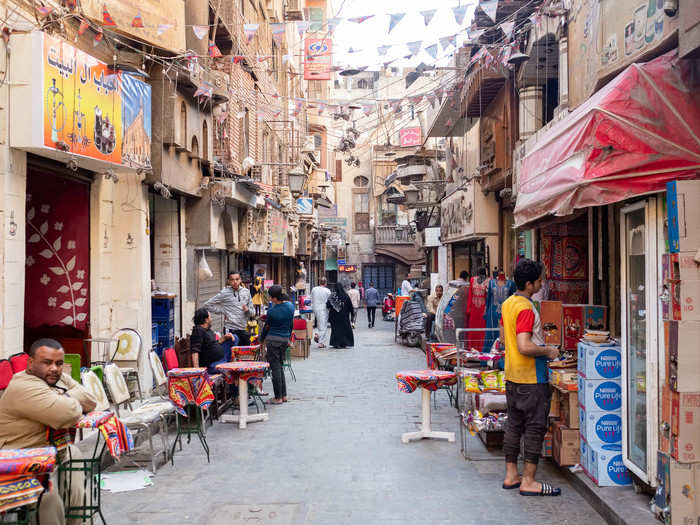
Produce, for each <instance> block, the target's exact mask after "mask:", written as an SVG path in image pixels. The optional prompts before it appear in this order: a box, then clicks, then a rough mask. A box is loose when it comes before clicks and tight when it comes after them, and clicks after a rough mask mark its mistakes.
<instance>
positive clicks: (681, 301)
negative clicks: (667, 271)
mask: <svg viewBox="0 0 700 525" xmlns="http://www.w3.org/2000/svg"><path fill="white" fill-rule="evenodd" d="M699 229H700V228H699ZM671 318H672V319H673V320H674V321H700V281H673V280H672V281H671Z"/></svg>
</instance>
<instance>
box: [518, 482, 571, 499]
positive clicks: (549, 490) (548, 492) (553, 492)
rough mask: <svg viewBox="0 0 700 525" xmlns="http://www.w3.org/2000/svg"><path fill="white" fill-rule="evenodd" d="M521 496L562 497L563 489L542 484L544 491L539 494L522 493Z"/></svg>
mask: <svg viewBox="0 0 700 525" xmlns="http://www.w3.org/2000/svg"><path fill="white" fill-rule="evenodd" d="M520 495H521V496H560V495H561V489H560V488H559V487H552V486H551V485H550V484H548V483H545V482H544V481H543V482H542V489H541V490H540V491H539V492H533V491H525V492H523V491H522V490H521V491H520Z"/></svg>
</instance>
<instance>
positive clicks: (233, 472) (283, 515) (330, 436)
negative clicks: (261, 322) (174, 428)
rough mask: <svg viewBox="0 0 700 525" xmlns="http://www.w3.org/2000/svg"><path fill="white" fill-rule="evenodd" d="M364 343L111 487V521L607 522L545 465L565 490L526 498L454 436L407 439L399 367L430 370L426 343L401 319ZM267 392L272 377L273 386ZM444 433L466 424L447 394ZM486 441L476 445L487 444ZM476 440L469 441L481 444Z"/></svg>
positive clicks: (439, 424) (441, 415) (411, 399)
mask: <svg viewBox="0 0 700 525" xmlns="http://www.w3.org/2000/svg"><path fill="white" fill-rule="evenodd" d="M357 326H358V330H357V331H356V333H355V343H356V345H355V348H354V349H347V350H333V349H331V350H317V349H316V348H315V346H314V348H313V349H312V352H311V358H310V359H308V360H305V361H304V360H295V361H294V370H295V372H296V376H297V382H296V383H294V382H293V381H291V380H290V378H289V377H287V381H288V390H289V394H290V402H289V403H287V404H285V405H282V406H270V407H269V413H270V420H269V421H267V422H262V423H252V424H250V425H249V426H248V428H247V429H246V430H239V429H238V427H237V426H234V425H232V424H222V423H216V424H215V425H214V426H213V427H211V428H210V429H209V431H208V433H207V437H208V440H209V444H210V446H211V448H212V463H211V464H210V465H208V464H207V462H206V457H205V455H204V452H203V450H202V449H201V446H200V445H199V443H198V442H197V441H193V442H192V443H191V444H190V445H189V446H188V445H185V448H184V450H183V451H182V452H178V453H176V456H175V466H174V467H171V466H170V464H168V465H166V466H164V467H162V468H161V469H160V470H159V471H158V473H157V475H156V476H155V477H154V478H153V480H154V485H153V486H152V487H149V488H146V489H144V490H140V491H134V492H126V493H121V494H108V493H104V494H103V508H104V514H105V517H106V519H107V522H108V523H109V524H110V525H115V524H123V523H140V524H151V523H152V524H156V523H158V524H163V523H169V524H173V525H174V524H192V525H196V524H243V523H256V524H268V523H269V524H280V525H283V524H314V525H321V524H323V525H326V524H328V525H338V524H399V523H401V524H406V523H409V524H414V523H415V524H433V523H434V524H455V525H456V524H460V525H462V524H468V523H478V524H479V525H486V524H490V523H493V524H496V523H509V524H517V523H523V524H524V523H580V524H594V523H595V524H598V523H603V520H602V519H601V518H600V516H599V515H598V514H596V512H595V511H594V510H593V509H592V508H591V507H590V506H589V505H588V504H587V503H586V502H585V501H584V500H583V499H582V497H581V496H579V495H578V493H576V492H575V490H574V489H573V488H571V487H570V486H569V485H568V484H567V483H566V481H565V480H564V479H563V478H562V477H561V475H559V474H557V473H556V471H555V469H554V468H553V467H552V466H551V465H550V463H549V461H545V462H544V466H543V469H542V471H543V477H544V478H545V479H547V480H548V481H550V482H551V483H553V484H555V485H557V486H561V487H562V490H563V495H562V496H561V497H559V498H524V497H522V496H519V495H518V492H517V491H505V490H503V489H501V488H500V485H501V477H502V468H503V465H502V463H501V462H494V461H492V462H473V463H470V462H467V461H465V460H464V459H463V457H462V455H461V454H460V445H459V437H458V439H457V441H456V442H455V443H447V442H435V441H426V440H424V441H421V442H413V443H410V444H402V443H401V441H400V435H401V434H402V433H403V432H406V431H410V430H414V429H417V427H418V425H419V421H420V394H419V392H414V393H413V394H410V395H409V394H404V393H400V392H399V391H398V390H397V387H396V380H395V377H394V373H395V372H396V371H397V370H401V369H412V368H413V369H415V368H424V366H425V358H424V356H423V353H422V352H421V351H420V349H416V348H407V347H403V346H400V345H397V344H394V342H393V324H392V323H385V322H383V321H381V320H378V321H377V327H376V328H374V329H371V330H370V329H367V328H366V322H365V316H364V312H361V313H360V315H359V319H358V325H357ZM265 389H266V391H271V390H272V385H271V384H270V383H269V381H268V382H266V384H265ZM433 423H434V425H433V426H434V427H435V428H436V429H437V430H454V431H457V430H458V419H457V417H456V412H455V410H454V409H453V408H451V407H450V406H449V404H448V401H447V395H446V394H445V393H444V392H441V393H438V399H437V409H435V410H434V412H433ZM478 443H479V442H478V438H473V439H472V441H471V442H470V447H472V446H473V450H474V451H476V452H480V451H479V450H477V448H479V444H478ZM471 450H472V448H470V451H471Z"/></svg>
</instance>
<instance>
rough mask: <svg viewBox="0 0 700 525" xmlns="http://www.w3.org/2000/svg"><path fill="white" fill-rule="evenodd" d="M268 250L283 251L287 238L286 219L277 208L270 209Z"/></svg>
mask: <svg viewBox="0 0 700 525" xmlns="http://www.w3.org/2000/svg"><path fill="white" fill-rule="evenodd" d="M269 214H270V252H272V253H284V242H285V241H286V240H287V219H286V217H285V216H284V215H282V214H281V213H280V212H278V211H277V210H270V211H269Z"/></svg>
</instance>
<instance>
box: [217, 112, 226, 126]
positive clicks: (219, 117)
mask: <svg viewBox="0 0 700 525" xmlns="http://www.w3.org/2000/svg"><path fill="white" fill-rule="evenodd" d="M227 118H228V113H221V114H220V115H217V116H216V121H217V122H218V123H219V124H223V123H224V121H225V120H226V119H227Z"/></svg>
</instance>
